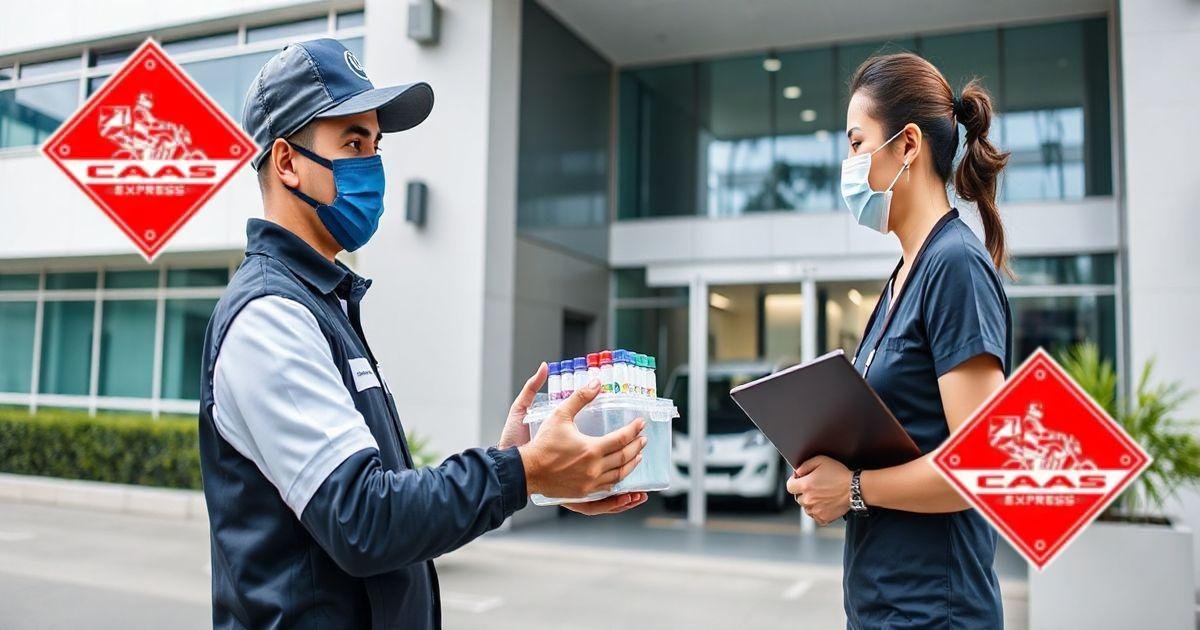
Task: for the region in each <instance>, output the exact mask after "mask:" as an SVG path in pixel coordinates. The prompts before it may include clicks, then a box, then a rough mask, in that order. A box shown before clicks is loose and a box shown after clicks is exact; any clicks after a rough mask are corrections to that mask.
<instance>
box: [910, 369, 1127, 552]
mask: <svg viewBox="0 0 1200 630" xmlns="http://www.w3.org/2000/svg"><path fill="white" fill-rule="evenodd" d="M933 463H934V466H935V467H936V468H937V469H938V472H940V473H941V474H942V476H944V477H945V478H946V479H947V480H948V481H949V482H950V483H951V484H952V485H954V486H955V487H956V488H957V489H958V491H959V493H961V494H962V496H963V498H965V499H966V500H967V501H968V502H969V503H970V504H971V505H973V506H974V507H975V509H977V510H979V512H980V513H981V514H983V516H984V517H986V518H987V519H988V521H989V522H990V523H991V524H992V526H993V527H995V528H996V529H997V530H998V531H999V532H1000V533H1001V534H1002V535H1003V536H1004V537H1005V538H1006V539H1007V540H1008V541H1009V542H1010V543H1011V544H1012V545H1013V547H1015V548H1016V549H1017V551H1019V552H1020V553H1021V555H1023V556H1025V559H1026V560H1028V561H1029V562H1030V564H1032V565H1034V566H1035V567H1037V569H1038V570H1039V571H1040V570H1042V569H1044V568H1045V567H1046V565H1047V564H1049V563H1050V561H1051V560H1053V559H1054V558H1055V557H1056V556H1058V554H1059V553H1060V552H1062V550H1063V549H1065V548H1066V547H1067V545H1068V544H1070V543H1071V541H1072V540H1074V539H1075V537H1076V536H1078V535H1079V533H1080V532H1082V531H1083V529H1084V528H1085V527H1087V526H1088V524H1090V523H1091V522H1092V521H1093V520H1095V518H1096V516H1098V515H1099V514H1100V512H1102V511H1103V510H1104V508H1106V507H1108V505H1109V504H1110V503H1112V501H1113V499H1116V498H1117V495H1119V494H1120V493H1121V491H1122V490H1124V489H1125V488H1126V487H1127V486H1128V485H1129V484H1130V482H1132V481H1133V480H1134V479H1136V478H1137V476H1138V475H1139V474H1141V472H1142V471H1143V470H1145V468H1146V466H1148V465H1150V457H1149V456H1148V455H1147V454H1146V452H1145V451H1144V450H1142V447H1141V446H1139V445H1138V444H1137V443H1136V442H1134V441H1133V440H1132V439H1130V437H1129V435H1128V434H1127V433H1125V430H1124V429H1123V428H1121V425H1119V424H1117V423H1116V421H1114V420H1113V419H1112V418H1111V417H1109V415H1108V414H1107V413H1105V412H1104V410H1103V409H1101V408H1100V406H1099V405H1098V404H1096V401H1094V400H1092V398H1091V397H1090V396H1088V395H1087V393H1086V392H1084V391H1083V390H1082V389H1081V388H1080V387H1079V385H1077V384H1076V383H1075V381H1073V380H1072V379H1071V377H1070V376H1068V375H1067V373H1066V372H1065V371H1064V370H1063V369H1062V367H1060V366H1059V365H1058V363H1056V362H1055V361H1054V359H1052V358H1050V355H1049V354H1047V353H1046V351H1045V350H1042V349H1041V348H1039V349H1038V350H1037V351H1036V352H1034V353H1033V355H1032V356H1030V357H1029V359H1028V360H1027V361H1025V363H1024V364H1023V365H1022V366H1021V367H1020V368H1018V369H1017V371H1016V372H1015V373H1014V374H1013V375H1012V377H1011V378H1010V379H1009V380H1008V382H1007V383H1005V384H1004V387H1002V388H1000V390H999V391H997V392H996V393H995V394H993V395H992V397H991V398H989V399H988V400H987V402H985V403H984V404H983V405H982V406H981V407H980V408H979V409H978V410H976V411H975V414H974V415H973V416H971V418H969V419H968V420H967V421H966V422H965V423H964V424H963V426H962V427H960V428H959V429H958V431H956V432H955V433H954V435H952V436H951V437H950V439H949V440H948V441H947V442H946V443H945V444H943V445H942V446H941V448H939V449H938V450H937V452H936V453H935V454H934V457H933Z"/></svg>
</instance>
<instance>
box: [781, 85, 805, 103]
mask: <svg viewBox="0 0 1200 630" xmlns="http://www.w3.org/2000/svg"><path fill="white" fill-rule="evenodd" d="M800 93H801V92H800V86H799V85H789V86H787V87H785V88H783V98H786V99H791V100H796V99H798V98H800Z"/></svg>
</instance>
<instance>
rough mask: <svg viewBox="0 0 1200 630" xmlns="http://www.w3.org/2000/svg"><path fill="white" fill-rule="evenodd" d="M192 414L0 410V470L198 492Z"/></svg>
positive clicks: (197, 461)
mask: <svg viewBox="0 0 1200 630" xmlns="http://www.w3.org/2000/svg"><path fill="white" fill-rule="evenodd" d="M196 427H197V422H196V417H195V416H163V417H160V418H159V419H157V420H155V419H153V418H151V417H150V416H149V415H147V414H144V413H108V412H100V413H98V414H97V415H96V417H95V418H89V417H88V415H87V412H86V411H78V410H66V409H39V410H38V412H37V413H36V414H35V415H30V413H29V409H28V408H24V407H22V408H0V472H8V473H17V474H22V475H40V476H45V477H61V478H66V479H90V480H93V481H109V482H114V483H131V484H139V485H144V486H163V487H168V488H192V489H197V490H198V489H200V450H199V435H198V433H197V428H196Z"/></svg>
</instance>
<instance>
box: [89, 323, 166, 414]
mask: <svg viewBox="0 0 1200 630" xmlns="http://www.w3.org/2000/svg"><path fill="white" fill-rule="evenodd" d="M155 306H156V304H155V301H154V300H109V301H105V302H104V305H103V311H102V313H101V317H100V387H99V394H100V395H101V396H125V397H136V398H149V397H150V396H151V392H152V389H151V387H152V379H153V376H154V318H155Z"/></svg>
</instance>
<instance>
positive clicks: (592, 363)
mask: <svg viewBox="0 0 1200 630" xmlns="http://www.w3.org/2000/svg"><path fill="white" fill-rule="evenodd" d="M587 365H588V367H589V368H598V367H600V353H599V352H590V353H588V355H587Z"/></svg>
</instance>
